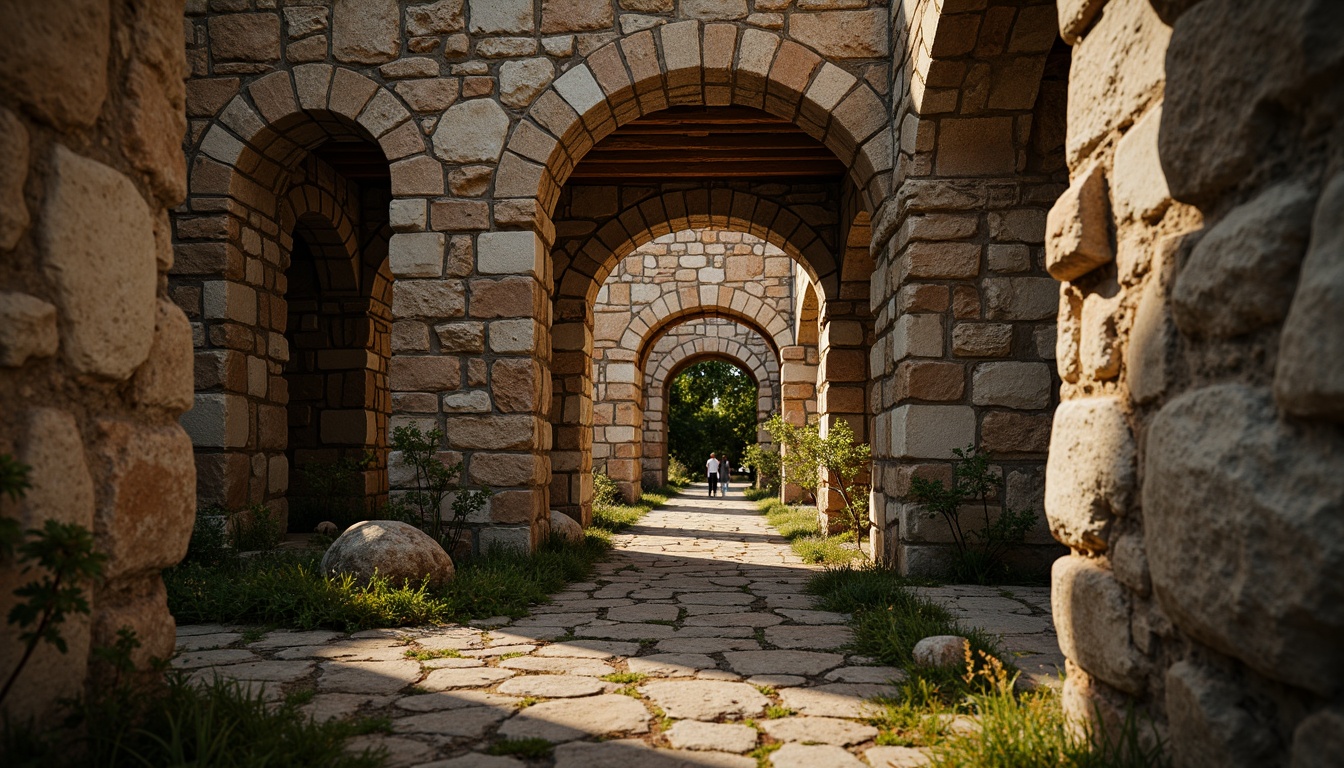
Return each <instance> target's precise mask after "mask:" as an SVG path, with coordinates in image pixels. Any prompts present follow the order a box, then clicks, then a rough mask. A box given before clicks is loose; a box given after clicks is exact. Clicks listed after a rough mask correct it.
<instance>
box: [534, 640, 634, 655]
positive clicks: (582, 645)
mask: <svg viewBox="0 0 1344 768" xmlns="http://www.w3.org/2000/svg"><path fill="white" fill-rule="evenodd" d="M636 653H639V643H627V642H621V641H619V640H566V641H565V642H563V643H553V644H551V645H545V646H542V647H541V649H540V650H538V651H537V652H536V653H534V654H532V655H533V656H565V657H572V658H576V659H610V658H611V657H612V656H634V655H635V654H636Z"/></svg>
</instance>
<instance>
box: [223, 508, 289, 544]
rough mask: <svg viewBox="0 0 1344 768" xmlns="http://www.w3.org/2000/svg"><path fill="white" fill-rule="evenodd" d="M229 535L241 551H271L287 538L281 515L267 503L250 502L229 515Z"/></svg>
mask: <svg viewBox="0 0 1344 768" xmlns="http://www.w3.org/2000/svg"><path fill="white" fill-rule="evenodd" d="M226 527H227V529H228V535H229V538H230V539H231V540H232V542H233V547H234V549H236V550H238V551H239V552H257V551H263V552H264V551H269V550H272V549H275V548H276V547H278V546H280V542H282V541H284V539H285V529H284V524H283V523H281V522H280V517H279V516H278V515H276V514H275V512H274V511H273V510H272V509H271V508H270V507H268V506H266V505H265V504H249V505H248V506H247V507H244V508H243V509H241V510H239V511H238V512H235V513H233V514H232V515H229V517H228V524H227V526H226Z"/></svg>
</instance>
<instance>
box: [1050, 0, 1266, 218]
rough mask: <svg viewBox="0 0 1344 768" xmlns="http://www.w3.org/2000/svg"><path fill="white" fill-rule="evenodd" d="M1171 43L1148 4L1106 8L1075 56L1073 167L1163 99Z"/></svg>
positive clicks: (1136, 0) (1113, 3)
mask: <svg viewBox="0 0 1344 768" xmlns="http://www.w3.org/2000/svg"><path fill="white" fill-rule="evenodd" d="M1219 18H1220V19H1222V18H1223V16H1222V15H1221V14H1219ZM1170 39H1171V28H1170V27H1168V26H1167V25H1166V24H1163V23H1162V20H1161V19H1159V18H1158V17H1157V14H1155V13H1153V9H1152V6H1150V5H1149V4H1148V0H1109V2H1107V3H1106V12H1105V13H1104V14H1102V16H1101V19H1100V20H1099V21H1097V23H1096V24H1095V25H1094V26H1093V27H1092V29H1091V30H1090V31H1089V32H1088V33H1087V35H1086V36H1085V37H1084V38H1083V41H1082V42H1081V43H1079V44H1078V45H1076V46H1074V48H1073V51H1072V54H1073V55H1072V58H1071V63H1070V69H1069V101H1068V104H1069V130H1068V141H1067V144H1066V146H1065V152H1066V154H1067V156H1068V160H1069V165H1070V167H1075V168H1076V167H1077V166H1078V165H1079V164H1080V163H1081V162H1082V161H1083V159H1084V157H1085V156H1086V154H1087V153H1088V152H1090V151H1091V150H1092V148H1093V147H1095V146H1096V145H1097V143H1098V142H1100V141H1101V140H1102V139H1103V138H1104V137H1105V136H1106V135H1107V134H1108V133H1109V132H1110V131H1112V130H1113V129H1115V128H1116V127H1117V126H1120V125H1122V124H1124V123H1125V122H1126V121H1128V120H1130V119H1132V118H1133V117H1134V116H1136V115H1137V114H1139V112H1141V111H1142V110H1143V109H1144V107H1145V106H1147V104H1148V103H1149V102H1150V101H1151V100H1153V99H1154V98H1157V97H1160V96H1161V94H1162V81H1163V79H1164V78H1165V76H1166V74H1165V61H1164V56H1165V54H1166V51H1167V42H1168V40H1170ZM1263 44H1264V43H1263V41H1258V42H1257V43H1256V46H1257V47H1258V46H1261V45H1263ZM1233 55H1234V56H1235V54H1233ZM1169 119H1170V118H1169ZM1165 155H1166V153H1165V152H1164V153H1163V156H1164V158H1165ZM1173 175H1176V174H1175V171H1174V170H1173ZM1176 197H1177V198H1180V199H1184V198H1182V197H1181V195H1180V194H1177V195H1176Z"/></svg>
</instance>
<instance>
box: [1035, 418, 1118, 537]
mask: <svg viewBox="0 0 1344 768" xmlns="http://www.w3.org/2000/svg"><path fill="white" fill-rule="evenodd" d="M1135 455H1136V449H1135V445H1134V436H1133V434H1132V433H1131V432H1130V428H1129V423H1128V422H1127V420H1126V418H1125V413H1124V410H1123V407H1122V405H1121V403H1120V401H1119V400H1118V399H1117V398H1114V397H1093V398H1082V399H1078V400H1069V401H1066V402H1063V403H1061V404H1060V406H1059V408H1058V409H1057V410H1056V411H1055V420H1054V427H1053V430H1052V432H1051V436H1050V458H1049V460H1048V462H1047V463H1046V481H1045V514H1046V517H1047V518H1048V519H1049V521H1050V532H1051V533H1052V534H1054V536H1055V538H1056V539H1058V540H1059V541H1060V542H1061V543H1064V544H1067V545H1069V546H1070V547H1073V548H1075V549H1082V550H1091V551H1102V550H1104V549H1106V546H1107V532H1108V530H1109V528H1110V524H1111V521H1112V520H1113V519H1114V518H1115V517H1117V516H1124V515H1125V514H1127V513H1128V511H1129V506H1130V504H1131V502H1132V500H1133V498H1134V491H1135V483H1136V476H1135V471H1136V469H1135Z"/></svg>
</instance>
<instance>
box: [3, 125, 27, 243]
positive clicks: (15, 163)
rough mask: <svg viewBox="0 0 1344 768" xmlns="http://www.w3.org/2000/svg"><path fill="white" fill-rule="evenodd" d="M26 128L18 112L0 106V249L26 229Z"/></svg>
mask: <svg viewBox="0 0 1344 768" xmlns="http://www.w3.org/2000/svg"><path fill="white" fill-rule="evenodd" d="M27 180H28V129H27V128H25V127H24V126H23V121H21V120H20V119H19V117H18V115H16V114H14V113H13V112H11V111H9V110H8V109H5V108H3V107H0V250H6V251H7V250H10V249H11V248H13V247H14V246H15V245H17V244H18V242H19V238H20V237H22V236H23V233H24V232H25V231H27V229H28V223H29V220H30V219H29V216H28V203H27V201H25V200H24V199H23V185H24V183H25V182H26V181H27Z"/></svg>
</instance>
